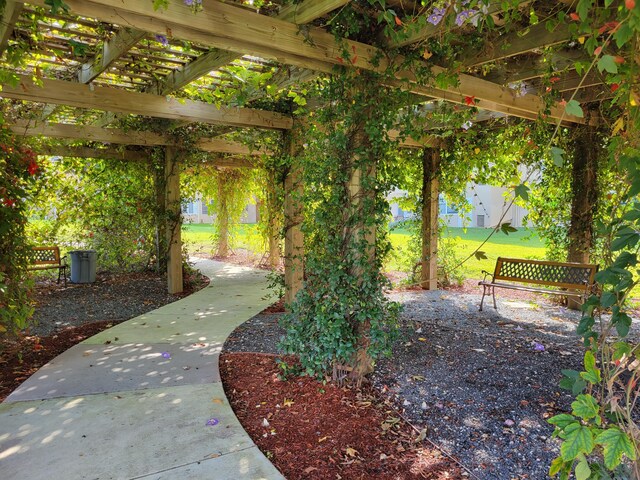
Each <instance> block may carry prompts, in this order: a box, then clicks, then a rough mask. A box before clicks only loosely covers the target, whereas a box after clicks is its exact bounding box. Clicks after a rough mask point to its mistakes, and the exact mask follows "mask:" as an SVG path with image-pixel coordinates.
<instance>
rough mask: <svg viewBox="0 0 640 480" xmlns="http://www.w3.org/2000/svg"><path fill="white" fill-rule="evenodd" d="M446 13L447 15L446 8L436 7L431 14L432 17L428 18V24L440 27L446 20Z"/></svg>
mask: <svg viewBox="0 0 640 480" xmlns="http://www.w3.org/2000/svg"><path fill="white" fill-rule="evenodd" d="M445 13H446V10H445V9H444V8H438V7H436V8H434V9H433V12H431V15H429V16H428V17H427V22H429V23H430V24H432V25H438V24H439V23H440V22H441V21H442V19H443V18H444V14H445Z"/></svg>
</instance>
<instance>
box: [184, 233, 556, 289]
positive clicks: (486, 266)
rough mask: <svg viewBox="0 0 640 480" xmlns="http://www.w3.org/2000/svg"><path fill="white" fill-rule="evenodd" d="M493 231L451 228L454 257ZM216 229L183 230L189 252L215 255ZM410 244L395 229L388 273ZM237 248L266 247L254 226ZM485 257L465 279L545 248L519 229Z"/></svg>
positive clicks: (538, 255)
mask: <svg viewBox="0 0 640 480" xmlns="http://www.w3.org/2000/svg"><path fill="white" fill-rule="evenodd" d="M490 232H491V230H489V229H485V228H468V229H466V230H464V229H462V228H450V229H449V230H448V231H447V235H448V236H449V237H452V238H455V239H456V240H455V255H456V256H457V257H459V258H460V260H462V259H463V258H465V257H467V256H468V255H470V254H471V253H472V252H473V251H474V250H475V249H476V248H477V247H478V246H479V245H480V244H481V243H482V242H483V241H484V239H485V238H487V235H489V233H490ZM212 234H213V228H212V227H211V225H210V224H203V223H192V224H187V225H185V226H184V227H183V228H182V239H183V241H184V242H185V243H186V244H187V246H188V249H189V251H190V252H192V253H195V252H198V251H202V252H206V253H211V252H212V251H213V248H214V247H213V239H212ZM408 241H409V232H408V231H407V230H405V229H394V230H393V231H392V232H391V243H392V245H393V247H394V250H395V253H396V254H395V255H392V256H391V259H390V260H389V261H388V262H387V268H388V269H389V270H402V266H401V259H400V258H399V257H400V256H401V254H400V255H398V252H400V251H401V250H402V249H406V246H407V242H408ZM232 245H233V246H234V247H235V248H245V249H247V250H251V251H254V252H262V251H264V249H265V245H264V244H263V242H262V239H261V237H260V235H259V232H258V226H257V225H255V224H241V225H239V226H238V228H237V232H236V234H235V240H234V242H232ZM482 250H483V251H484V252H485V253H486V255H487V259H486V260H476V258H475V257H472V258H470V259H469V260H467V261H466V262H465V263H464V265H463V267H462V268H463V272H464V275H465V276H466V277H468V278H481V277H482V273H481V271H482V270H487V271H491V272H492V271H493V268H494V266H495V263H496V258H498V257H499V256H502V257H514V258H530V259H543V258H544V253H545V252H544V245H543V243H542V241H541V240H540V239H539V238H538V236H537V235H536V234H535V232H532V231H531V230H524V229H519V230H518V231H517V232H514V233H511V234H509V235H505V234H503V233H496V234H494V235H493V236H492V237H491V239H490V240H489V241H488V242H487V243H486V244H485V245H484V246H483V247H482Z"/></svg>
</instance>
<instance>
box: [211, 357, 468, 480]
mask: <svg viewBox="0 0 640 480" xmlns="http://www.w3.org/2000/svg"><path fill="white" fill-rule="evenodd" d="M220 373H221V375H222V381H223V384H224V388H225V392H226V393H227V396H228V398H229V401H230V402H231V405H232V407H233V409H234V411H235V413H236V415H237V416H238V418H239V420H240V422H241V423H242V426H243V427H244V428H245V430H246V431H247V432H248V433H249V435H250V436H251V438H252V439H253V441H254V442H255V443H256V444H257V445H258V447H259V448H260V450H262V452H264V453H265V455H266V456H267V457H268V458H269V459H270V460H271V461H272V462H273V464H274V465H275V466H276V467H277V468H278V469H279V470H280V472H281V473H282V474H283V475H284V476H285V477H286V478H287V479H288V480H296V479H308V478H313V479H314V480H315V479H319V480H321V479H331V480H336V479H372V478H375V479H394V480H395V479H434V480H435V479H437V480H440V479H459V478H462V472H461V470H460V469H459V468H458V466H457V465H456V464H455V463H454V462H453V461H451V460H450V459H448V458H447V457H445V456H444V455H443V454H442V453H441V452H440V451H439V450H437V449H435V448H433V447H431V446H430V445H428V444H426V443H425V442H424V441H416V440H417V437H418V434H417V433H416V432H415V431H414V430H413V429H412V428H411V427H410V426H409V425H408V424H406V423H405V422H403V421H402V419H401V418H400V417H399V416H398V414H397V412H396V411H395V410H393V409H392V408H391V407H390V406H389V405H388V404H386V403H384V402H383V401H382V400H380V399H379V397H377V396H376V395H375V393H374V392H373V390H371V389H370V388H362V389H355V388H346V387H344V388H340V387H338V386H335V385H331V384H323V383H321V382H318V381H316V380H314V379H312V378H309V377H294V378H290V379H288V380H286V381H283V380H280V379H279V377H278V374H279V373H280V370H279V368H278V365H277V364H276V357H274V356H271V355H260V354H252V353H250V354H247V353H224V354H223V355H222V357H221V362H220ZM267 424H268V425H267Z"/></svg>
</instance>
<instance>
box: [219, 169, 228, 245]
mask: <svg viewBox="0 0 640 480" xmlns="http://www.w3.org/2000/svg"><path fill="white" fill-rule="evenodd" d="M229 180H230V179H229V178H228V177H227V176H225V175H223V174H222V172H220V171H219V172H218V175H217V176H216V182H217V183H218V185H217V187H218V198H217V199H216V200H217V202H218V216H217V218H216V222H218V251H217V255H218V256H220V257H227V256H228V255H229V198H228V197H229V190H228V189H227V188H225V187H227V185H225V182H228V181H229Z"/></svg>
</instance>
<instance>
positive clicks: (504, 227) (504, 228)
mask: <svg viewBox="0 0 640 480" xmlns="http://www.w3.org/2000/svg"><path fill="white" fill-rule="evenodd" d="M500 231H501V232H502V233H504V234H505V235H509V234H510V233H513V232H517V231H518V229H517V228H514V227H512V226H511V223H510V222H505V223H503V224H501V225H500Z"/></svg>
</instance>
